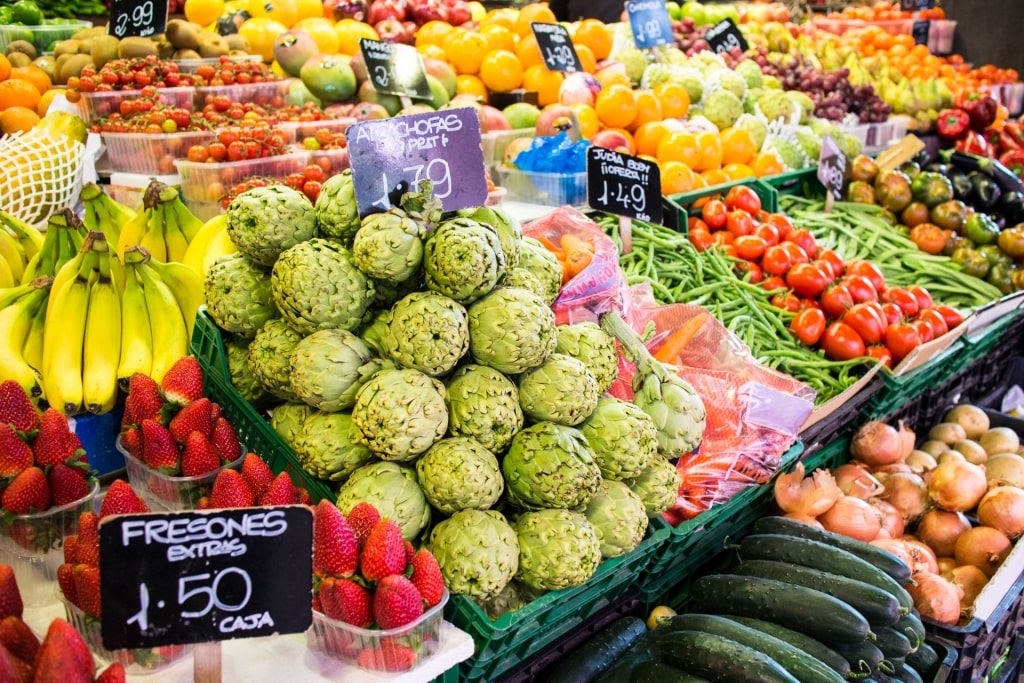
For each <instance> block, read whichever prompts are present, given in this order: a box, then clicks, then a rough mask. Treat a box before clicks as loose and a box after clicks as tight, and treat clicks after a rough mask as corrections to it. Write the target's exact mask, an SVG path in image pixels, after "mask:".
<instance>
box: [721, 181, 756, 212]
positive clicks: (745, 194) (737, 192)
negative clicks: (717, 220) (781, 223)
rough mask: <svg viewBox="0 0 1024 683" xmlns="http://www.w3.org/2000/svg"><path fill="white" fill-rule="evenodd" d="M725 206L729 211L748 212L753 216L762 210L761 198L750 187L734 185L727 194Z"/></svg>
mask: <svg viewBox="0 0 1024 683" xmlns="http://www.w3.org/2000/svg"><path fill="white" fill-rule="evenodd" d="M725 205H726V207H728V208H729V209H739V210H741V211H746V212H747V213H748V214H750V215H751V216H753V215H754V214H756V213H757V212H758V211H760V210H761V198H760V197H758V196H757V192H754V190H753V189H752V188H751V187H750V186H748V185H733V186H732V187H730V188H729V191H728V192H726V193H725Z"/></svg>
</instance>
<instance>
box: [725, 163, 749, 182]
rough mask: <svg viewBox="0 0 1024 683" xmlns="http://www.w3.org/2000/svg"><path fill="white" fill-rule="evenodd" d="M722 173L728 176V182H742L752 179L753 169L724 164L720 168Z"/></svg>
mask: <svg viewBox="0 0 1024 683" xmlns="http://www.w3.org/2000/svg"><path fill="white" fill-rule="evenodd" d="M722 172H723V173H725V175H727V176H729V180H743V179H744V178H753V177H754V169H752V168H750V166H748V165H746V164H726V165H725V166H723V167H722Z"/></svg>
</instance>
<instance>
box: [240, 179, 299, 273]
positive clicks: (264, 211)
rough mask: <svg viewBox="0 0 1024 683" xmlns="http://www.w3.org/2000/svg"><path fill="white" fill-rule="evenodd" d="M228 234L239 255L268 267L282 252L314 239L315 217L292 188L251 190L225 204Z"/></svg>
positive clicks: (275, 186) (279, 187)
mask: <svg viewBox="0 0 1024 683" xmlns="http://www.w3.org/2000/svg"><path fill="white" fill-rule="evenodd" d="M228 235H229V236H230V237H231V241H232V242H234V243H235V246H237V247H238V251H239V252H241V253H242V254H243V255H245V256H247V257H248V258H250V259H252V260H253V261H255V262H256V263H258V264H260V265H261V266H265V267H268V268H269V267H270V266H272V265H274V262H275V261H277V257H278V256H280V254H281V252H283V251H284V250H285V249H288V248H290V247H293V246H295V245H296V244H299V243H300V242H305V241H306V240H308V239H310V238H312V237H315V236H316V215H315V213H314V211H313V205H312V204H311V203H310V201H309V198H307V197H306V195H304V194H303V193H301V192H299V191H298V190H296V189H294V188H292V187H289V186H287V185H284V184H278V185H268V186H265V187H254V188H252V189H251V190H246V191H245V192H243V193H242V194H240V195H238V196H237V197H235V198H234V199H233V200H231V203H230V204H229V205H228Z"/></svg>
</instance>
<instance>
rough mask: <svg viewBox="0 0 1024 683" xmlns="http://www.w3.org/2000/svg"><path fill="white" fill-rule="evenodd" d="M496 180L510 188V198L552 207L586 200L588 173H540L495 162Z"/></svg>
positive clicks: (581, 203) (494, 175)
mask: <svg viewBox="0 0 1024 683" xmlns="http://www.w3.org/2000/svg"><path fill="white" fill-rule="evenodd" d="M492 176H493V180H494V183H495V184H496V185H500V186H502V187H504V188H505V189H506V190H508V195H507V199H509V200H510V201H517V202H524V203H526V204H541V205H544V206H549V207H558V206H564V205H566V204H568V205H569V206H583V205H585V204H586V203H587V173H586V171H583V172H581V173H540V172H536V171H521V170H519V169H517V168H510V167H508V166H504V165H501V166H495V167H494V169H493V170H492Z"/></svg>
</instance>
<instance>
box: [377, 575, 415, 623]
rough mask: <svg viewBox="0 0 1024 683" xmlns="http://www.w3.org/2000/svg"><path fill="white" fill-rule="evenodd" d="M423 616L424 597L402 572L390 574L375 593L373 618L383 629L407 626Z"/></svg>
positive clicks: (380, 583)
mask: <svg viewBox="0 0 1024 683" xmlns="http://www.w3.org/2000/svg"><path fill="white" fill-rule="evenodd" d="M421 616H423V598H422V596H420V592H419V591H418V590H416V586H415V584H413V582H412V581H410V580H409V579H407V578H405V576H403V575H402V574H389V575H388V576H385V577H384V578H382V579H381V580H380V581H378V582H377V590H376V591H374V593H373V620H374V621H375V622H377V625H378V626H380V627H381V628H382V629H391V628H398V627H399V626H405V625H406V624H411V623H412V622H414V621H416V620H417V619H419V618H420V617H421Z"/></svg>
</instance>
